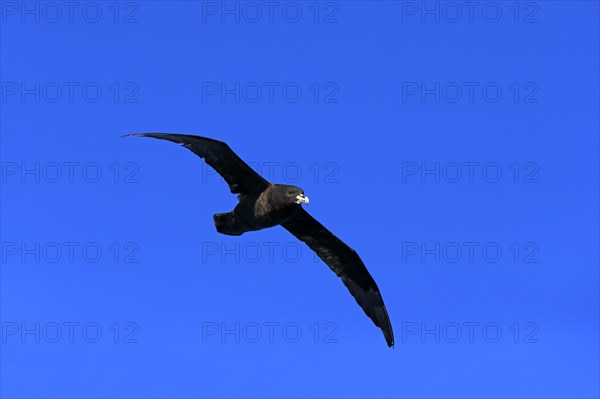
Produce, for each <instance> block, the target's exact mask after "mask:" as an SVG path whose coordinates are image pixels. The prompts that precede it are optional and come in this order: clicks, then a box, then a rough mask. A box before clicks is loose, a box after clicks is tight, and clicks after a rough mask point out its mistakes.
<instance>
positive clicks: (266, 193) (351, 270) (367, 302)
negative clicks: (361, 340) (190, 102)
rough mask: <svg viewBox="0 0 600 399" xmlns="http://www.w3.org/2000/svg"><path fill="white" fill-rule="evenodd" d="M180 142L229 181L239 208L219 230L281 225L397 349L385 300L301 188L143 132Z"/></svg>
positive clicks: (219, 154) (230, 158)
mask: <svg viewBox="0 0 600 399" xmlns="http://www.w3.org/2000/svg"><path fill="white" fill-rule="evenodd" d="M129 136H143V137H153V138H157V139H162V140H168V141H172V142H175V143H179V144H181V145H183V146H184V147H186V148H187V149H189V150H191V151H192V152H193V153H195V154H196V155H198V156H199V157H200V158H204V160H205V161H206V163H208V164H209V165H210V166H211V167H213V168H214V169H215V170H216V171H217V172H218V173H219V174H220V175H221V176H223V178H224V179H225V181H226V182H227V184H228V185H229V189H230V190H231V192H232V193H233V194H238V199H239V203H238V204H237V206H236V207H235V208H234V210H233V211H232V212H229V213H218V214H216V215H214V216H213V219H214V222H215V226H216V228H217V231H218V232H219V233H222V234H227V235H241V234H243V233H245V232H247V231H254V230H261V229H264V228H268V227H273V226H276V225H281V226H283V227H284V228H285V229H286V230H288V231H289V232H290V233H292V234H293V235H294V236H296V237H297V238H298V239H299V240H301V241H303V242H304V243H306V245H308V246H309V247H310V248H311V249H312V250H313V251H315V252H316V253H317V255H318V256H319V257H320V258H321V259H322V260H323V261H324V262H325V263H326V264H327V265H328V266H329V267H330V268H331V270H333V271H334V272H335V274H337V275H338V277H340V278H341V279H342V281H343V283H344V284H345V285H346V287H347V288H348V290H349V291H350V293H351V294H352V296H353V297H354V299H356V302H357V303H358V304H359V305H360V307H361V308H362V309H363V310H364V312H365V313H366V314H367V316H369V317H370V318H371V320H373V323H375V325H376V326H377V327H379V328H381V330H382V331H383V335H384V336H385V340H386V342H387V344H388V346H390V347H393V346H394V333H393V331H392V325H391V323H390V319H389V317H388V314H387V310H386V308H385V305H384V303H383V298H382V297H381V293H380V292H379V288H377V284H375V280H373V277H371V275H370V274H369V272H368V270H367V268H366V267H365V265H364V263H363V262H362V260H361V259H360V257H359V256H358V254H357V253H356V251H354V250H353V249H352V248H350V247H349V246H348V245H346V244H345V243H344V242H343V241H342V240H340V239H339V238H337V237H336V236H335V235H333V234H332V233H331V232H330V231H329V230H327V229H326V228H325V227H323V225H322V224H321V223H319V222H318V221H317V220H315V219H314V218H313V217H312V216H310V215H309V214H308V213H307V212H306V211H305V210H304V209H303V208H302V206H301V204H303V203H304V204H308V197H306V196H305V195H304V191H303V190H302V189H301V188H298V187H295V186H289V185H283V184H272V183H270V182H268V181H267V180H265V179H263V178H262V177H261V176H260V175H259V174H258V173H256V172H255V171H254V170H253V169H252V168H251V167H250V166H248V165H247V164H246V163H245V162H244V161H242V160H241V159H240V157H238V156H237V155H236V154H235V153H234V152H233V151H232V150H231V148H229V146H228V145H227V144H225V143H223V142H221V141H217V140H213V139H209V138H205V137H200V136H191V135H185V134H170V133H140V134H131V135H129Z"/></svg>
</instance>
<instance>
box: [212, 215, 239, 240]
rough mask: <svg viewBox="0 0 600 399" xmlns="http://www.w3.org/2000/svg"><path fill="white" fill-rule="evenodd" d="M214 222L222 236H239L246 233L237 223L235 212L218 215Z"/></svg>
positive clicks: (215, 216)
mask: <svg viewBox="0 0 600 399" xmlns="http://www.w3.org/2000/svg"><path fill="white" fill-rule="evenodd" d="M213 220H214V221H215V227H216V228H217V231H218V232H219V233H221V234H226V235H228V236H239V235H242V234H244V232H245V230H244V229H242V228H241V227H240V226H239V225H238V223H237V222H236V220H235V216H234V215H233V212H228V213H216V214H214V215H213Z"/></svg>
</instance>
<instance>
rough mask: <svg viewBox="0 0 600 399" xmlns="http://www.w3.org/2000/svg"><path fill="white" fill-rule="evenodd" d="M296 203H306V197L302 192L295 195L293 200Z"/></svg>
mask: <svg viewBox="0 0 600 399" xmlns="http://www.w3.org/2000/svg"><path fill="white" fill-rule="evenodd" d="M294 202H295V203H296V204H306V205H308V202H309V200H308V197H307V196H305V195H304V194H300V195H297V196H296V201H294Z"/></svg>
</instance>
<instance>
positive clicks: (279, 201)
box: [213, 184, 306, 236]
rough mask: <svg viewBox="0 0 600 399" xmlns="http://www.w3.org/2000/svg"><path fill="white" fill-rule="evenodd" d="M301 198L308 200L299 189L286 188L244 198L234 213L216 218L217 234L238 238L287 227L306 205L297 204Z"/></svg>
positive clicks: (271, 186) (278, 186) (269, 188)
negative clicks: (273, 228) (259, 231)
mask: <svg viewBox="0 0 600 399" xmlns="http://www.w3.org/2000/svg"><path fill="white" fill-rule="evenodd" d="M297 196H302V197H301V198H306V197H305V196H304V192H302V190H300V189H299V188H298V187H294V186H288V185H284V184H269V185H268V186H267V187H266V188H265V189H264V190H263V191H261V192H260V193H256V194H255V193H253V194H249V195H244V194H240V195H239V196H238V199H239V203H238V204H237V205H236V207H235V208H234V209H233V211H232V212H229V213H218V214H216V215H214V216H213V219H214V221H215V226H216V227H217V231H218V232H219V233H223V234H227V235H233V236H237V235H241V234H244V233H245V232H248V231H256V230H262V229H266V228H269V227H274V226H277V225H279V224H282V223H285V222H287V221H288V220H289V219H290V218H292V217H293V216H294V215H295V214H296V213H297V212H298V210H299V209H300V206H301V205H300V203H303V202H299V203H296V202H294V201H297V199H296V197H297ZM289 197H291V198H289ZM303 201H306V200H303Z"/></svg>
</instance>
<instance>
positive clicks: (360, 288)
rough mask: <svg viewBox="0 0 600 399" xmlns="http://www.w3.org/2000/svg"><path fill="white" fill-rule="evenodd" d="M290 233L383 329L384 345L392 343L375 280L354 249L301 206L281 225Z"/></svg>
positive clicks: (388, 322) (390, 331)
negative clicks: (335, 276) (341, 282)
mask: <svg viewBox="0 0 600 399" xmlns="http://www.w3.org/2000/svg"><path fill="white" fill-rule="evenodd" d="M282 226H283V227H285V228H286V229H287V230H288V231H289V232H290V233H292V234H293V235H294V236H296V237H297V238H298V239H299V240H301V241H303V242H305V243H306V245H308V246H309V247H310V249H312V250H313V251H315V252H316V253H317V255H318V256H319V258H321V259H322V260H323V262H325V263H326V264H327V265H328V266H329V267H330V268H331V270H333V271H334V272H335V274H337V275H338V277H340V278H341V279H342V281H343V282H344V284H345V285H346V287H347V288H348V290H349V291H350V293H351V294H352V296H353V297H354V299H356V302H358V304H359V305H360V307H361V308H362V309H363V310H364V311H365V313H366V314H367V316H369V317H370V318H371V320H373V323H375V325H376V326H377V327H379V328H380V329H381V331H383V335H384V336H385V340H386V342H387V344H388V346H390V347H393V346H394V332H393V331H392V324H391V323H390V318H389V317H388V313H387V310H386V308H385V305H384V303H383V298H382V297H381V293H380V292H379V288H378V287H377V284H375V280H373V277H371V275H370V274H369V271H368V270H367V268H366V267H365V264H364V263H363V261H362V260H361V259H360V257H359V256H358V254H357V253H356V251H354V250H353V249H352V248H350V247H349V246H348V245H346V244H345V243H344V242H343V241H342V240H340V239H339V238H337V237H336V236H335V235H333V233H331V232H330V231H329V230H327V229H326V228H325V227H323V225H322V224H321V223H319V222H318V221H317V220H316V219H315V218H313V217H312V216H310V215H309V214H308V212H306V211H305V210H304V209H300V210H299V211H298V213H297V214H296V215H295V216H294V217H293V218H291V219H290V220H288V221H287V222H285V223H283V224H282Z"/></svg>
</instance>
